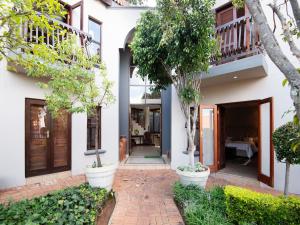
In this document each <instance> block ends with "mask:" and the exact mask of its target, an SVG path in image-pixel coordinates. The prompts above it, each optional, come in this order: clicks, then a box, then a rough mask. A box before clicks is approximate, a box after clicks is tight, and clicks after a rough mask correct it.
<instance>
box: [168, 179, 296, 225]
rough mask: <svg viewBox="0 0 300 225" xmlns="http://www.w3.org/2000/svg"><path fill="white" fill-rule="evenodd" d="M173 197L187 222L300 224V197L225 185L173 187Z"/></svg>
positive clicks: (193, 224) (201, 224) (207, 224)
mask: <svg viewBox="0 0 300 225" xmlns="http://www.w3.org/2000/svg"><path fill="white" fill-rule="evenodd" d="M173 192H174V199H175V202H176V203H177V205H178V207H179V208H180V210H181V213H182V215H183V217H184V220H185V223H186V224H187V225H204V224H205V225H235V224H238V225H299V224H300V199H299V198H297V197H295V196H289V197H285V196H273V195H270V194H263V193H257V192H254V191H251V190H248V189H245V188H240V187H235V186H226V187H214V188H212V189H211V190H208V191H207V190H204V189H202V188H200V187H197V186H186V187H185V186H183V185H181V184H179V183H176V184H175V185H174V187H173Z"/></svg>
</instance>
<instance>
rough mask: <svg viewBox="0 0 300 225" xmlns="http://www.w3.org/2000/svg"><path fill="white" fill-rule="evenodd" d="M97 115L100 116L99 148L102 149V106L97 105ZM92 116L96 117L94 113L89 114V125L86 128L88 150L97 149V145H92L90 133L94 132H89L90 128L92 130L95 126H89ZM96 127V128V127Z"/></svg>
mask: <svg viewBox="0 0 300 225" xmlns="http://www.w3.org/2000/svg"><path fill="white" fill-rule="evenodd" d="M97 115H98V117H99V119H98V122H99V129H98V131H97V132H98V138H99V140H98V141H99V148H98V149H101V145H102V143H101V141H102V138H101V134H102V126H101V116H102V109H101V106H97ZM92 118H94V115H87V126H86V128H87V130H86V134H87V137H86V149H87V151H91V150H92V151H93V150H95V148H96V146H95V147H92V143H91V142H92V137H91V136H90V135H89V134H91V133H92V132H88V131H89V130H92V129H93V127H89V125H90V124H89V119H92ZM95 129H96V128H95ZM94 145H95V143H94Z"/></svg>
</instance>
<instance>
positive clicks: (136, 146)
mask: <svg viewBox="0 0 300 225" xmlns="http://www.w3.org/2000/svg"><path fill="white" fill-rule="evenodd" d="M130 109H131V114H130V151H129V155H130V156H131V158H144V159H146V160H142V161H151V159H157V158H161V106H160V105H131V106H130ZM147 159H150V160H147ZM130 161H133V160H132V159H131V160H130ZM135 161H136V160H135ZM152 161H155V160H152Z"/></svg>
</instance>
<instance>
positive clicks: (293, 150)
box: [272, 122, 300, 164]
mask: <svg viewBox="0 0 300 225" xmlns="http://www.w3.org/2000/svg"><path fill="white" fill-rule="evenodd" d="M272 140H273V144H274V148H275V152H276V157H277V160H279V161H281V162H285V161H288V162H289V163H290V164H299V163H300V149H299V148H300V145H299V140H300V130H299V126H298V125H295V124H294V123H293V122H288V123H286V124H285V125H282V126H280V127H279V128H277V129H276V130H275V131H274V133H273V136H272Z"/></svg>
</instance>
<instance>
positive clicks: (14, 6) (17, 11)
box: [0, 0, 66, 61]
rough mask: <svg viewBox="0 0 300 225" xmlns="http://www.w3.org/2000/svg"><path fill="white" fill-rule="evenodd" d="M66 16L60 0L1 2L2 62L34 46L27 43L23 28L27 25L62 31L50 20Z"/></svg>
mask: <svg viewBox="0 0 300 225" xmlns="http://www.w3.org/2000/svg"><path fill="white" fill-rule="evenodd" d="M65 14H66V12H65V10H64V8H63V5H62V4H61V3H60V2H59V0H47V1H45V0H4V1H1V2H0V61H1V60H2V59H3V58H4V57H6V58H8V59H10V58H11V57H10V56H11V53H15V55H19V52H18V49H20V48H22V49H30V48H32V46H33V45H38V43H37V44H33V43H30V42H27V41H26V38H25V37H24V36H23V35H22V32H21V28H22V26H24V25H25V24H30V25H31V26H33V27H39V28H41V29H44V30H48V31H49V32H48V34H51V33H52V31H53V30H57V29H60V27H59V26H58V24H57V23H55V22H54V23H53V21H50V20H49V18H57V17H59V16H61V17H63V16H64V15H65ZM40 38H42V37H40Z"/></svg>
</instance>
